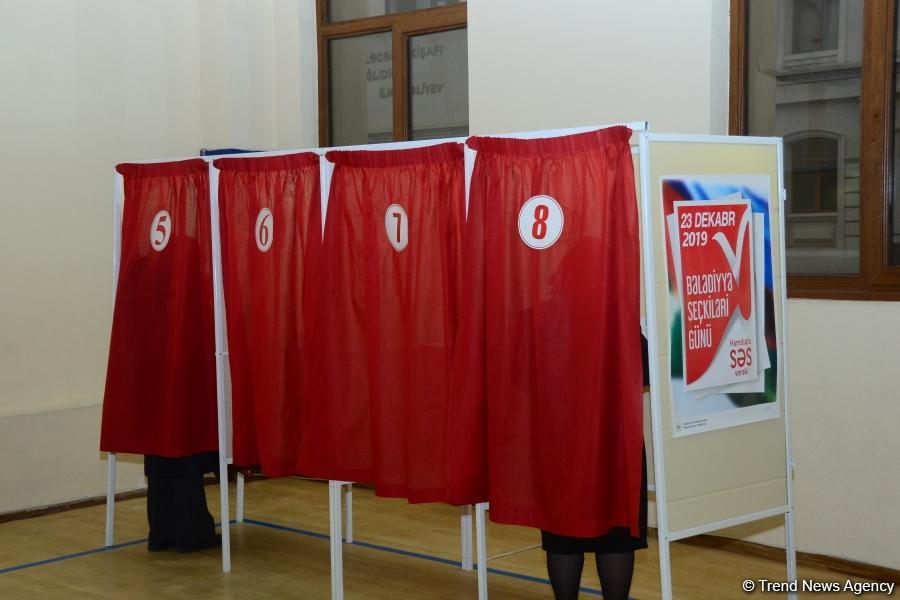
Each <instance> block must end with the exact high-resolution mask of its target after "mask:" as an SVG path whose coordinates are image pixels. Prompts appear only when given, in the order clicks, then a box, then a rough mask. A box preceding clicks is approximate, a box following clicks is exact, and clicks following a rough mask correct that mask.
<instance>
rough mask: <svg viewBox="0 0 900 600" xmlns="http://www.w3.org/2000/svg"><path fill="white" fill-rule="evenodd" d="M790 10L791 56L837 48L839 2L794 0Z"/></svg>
mask: <svg viewBox="0 0 900 600" xmlns="http://www.w3.org/2000/svg"><path fill="white" fill-rule="evenodd" d="M785 4H786V5H787V6H788V7H790V8H791V50H792V54H806V53H809V52H827V51H828V50H837V48H838V6H839V0H794V1H793V2H787V3H785Z"/></svg>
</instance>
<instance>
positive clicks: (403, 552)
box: [0, 519, 634, 600]
mask: <svg viewBox="0 0 900 600" xmlns="http://www.w3.org/2000/svg"><path fill="white" fill-rule="evenodd" d="M229 522H230V523H231V524H235V523H236V521H234V520H231V521H229ZM244 523H247V524H249V525H256V526H257V527H265V528H267V529H275V530H278V531H286V532H288V533H296V534H299V535H304V536H307V537H313V538H317V539H321V540H327V539H329V535H328V534H325V533H319V532H318V531H312V530H309V529H299V528H297V527H288V526H287V525H278V524H276V523H269V522H268V521H259V520H257V519H244ZM216 526H219V523H216ZM146 542H147V538H143V539H140V540H133V541H130V542H124V543H122V544H114V545H112V546H102V547H100V548H94V549H92V550H84V551H82V552H75V553H73V554H64V555H63V556H56V557H54V558H48V559H45V560H39V561H35V562H30V563H24V564H21V565H15V566H12V567H6V568H2V569H0V575H3V574H4V573H11V572H13V571H21V570H22V569H30V568H32V567H41V566H44V565H49V564H52V563H56V562H60V561H63V560H69V559H72V558H80V557H82V556H90V555H92V554H102V553H104V552H109V551H111V550H118V549H119V548H127V547H129V546H136V545H138V544H144V543H146ZM352 545H354V546H360V547H362V548H368V549H370V550H378V551H380V552H389V553H391V554H398V555H400V556H406V557H409V558H418V559H421V560H428V561H431V562H436V563H441V564H445V565H450V566H453V567H460V566H462V563H461V562H459V561H458V560H451V559H449V558H441V557H439V556H431V555H430V554H422V553H421V552H412V551H410V550H402V549H400V548H391V547H390V546H382V545H380V544H373V543H371V542H359V541H354V542H353V543H352ZM474 566H475V567H476V568H477V565H474ZM488 573H492V574H494V575H502V576H503V577H512V578H513V579H520V580H522V581H529V582H532V583H541V584H543V585H550V580H549V579H544V578H542V577H534V576H532V575H524V574H522V573H515V572H513V571H504V570H503V569H496V568H494V567H488ZM581 591H582V592H583V593H585V594H589V595H592V596H602V595H603V592H601V591H600V590H595V589H593V588H588V587H582V588H581ZM630 600H634V599H633V598H632V599H630Z"/></svg>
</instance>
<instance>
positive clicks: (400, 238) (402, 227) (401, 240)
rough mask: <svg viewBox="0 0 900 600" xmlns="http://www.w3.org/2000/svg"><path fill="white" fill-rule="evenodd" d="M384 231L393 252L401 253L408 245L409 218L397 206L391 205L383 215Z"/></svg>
mask: <svg viewBox="0 0 900 600" xmlns="http://www.w3.org/2000/svg"><path fill="white" fill-rule="evenodd" d="M384 230H385V233H387V238H388V241H389V242H390V243H391V246H393V247H394V250H396V251H397V252H402V251H403V249H404V248H406V244H408V243H409V218H408V217H407V216H406V211H405V210H403V207H402V206H400V205H399V204H391V205H390V206H388V208H387V211H386V212H385V213H384Z"/></svg>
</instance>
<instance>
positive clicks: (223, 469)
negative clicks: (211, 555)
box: [219, 451, 231, 573]
mask: <svg viewBox="0 0 900 600" xmlns="http://www.w3.org/2000/svg"><path fill="white" fill-rule="evenodd" d="M219 514H220V515H221V518H220V520H221V521H222V572H223V573H229V572H231V510H230V509H229V508H228V464H227V463H226V462H225V453H224V452H222V451H220V453H219Z"/></svg>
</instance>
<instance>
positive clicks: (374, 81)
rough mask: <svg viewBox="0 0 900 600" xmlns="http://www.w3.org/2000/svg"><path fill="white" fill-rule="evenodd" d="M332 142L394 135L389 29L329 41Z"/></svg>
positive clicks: (381, 139) (359, 141) (368, 140)
mask: <svg viewBox="0 0 900 600" xmlns="http://www.w3.org/2000/svg"><path fill="white" fill-rule="evenodd" d="M328 48H329V57H330V70H331V73H330V79H331V106H330V109H331V115H330V121H331V144H332V145H334V146H346V145H349V144H371V143H376V142H389V141H391V140H392V139H393V138H394V100H393V95H394V80H393V70H392V68H391V64H392V63H391V33H390V32H389V31H386V32H384V33H373V34H369V35H360V36H357V37H350V38H342V39H337V40H331V42H329V47H328Z"/></svg>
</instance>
